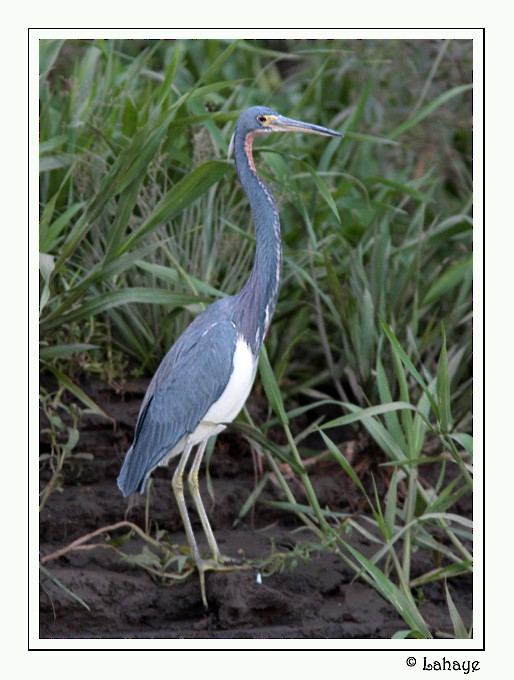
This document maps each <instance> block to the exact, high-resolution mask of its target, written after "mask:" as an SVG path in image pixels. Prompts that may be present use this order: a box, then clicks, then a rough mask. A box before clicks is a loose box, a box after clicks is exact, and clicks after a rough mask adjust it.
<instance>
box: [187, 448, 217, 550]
mask: <svg viewBox="0 0 514 680" xmlns="http://www.w3.org/2000/svg"><path fill="white" fill-rule="evenodd" d="M207 441H208V440H207V439H205V440H204V441H203V442H201V443H200V444H199V446H198V449H197V451H196V455H195V459H194V461H193V464H192V465H191V470H190V471H189V475H188V477H187V483H188V486H189V491H190V492H191V496H192V497H193V501H194V503H195V506H196V510H197V512H198V516H199V517H200V521H201V523H202V527H203V530H204V533H205V536H206V538H207V542H208V544H209V548H210V549H211V554H212V557H213V559H214V560H215V561H216V562H223V558H222V556H221V553H220V551H219V548H218V544H217V543H216V539H215V538H214V533H213V531H212V529H211V525H210V523H209V518H208V517H207V513H206V511H205V508H204V505H203V502H202V497H201V495H200V484H199V482H198V471H199V470H200V465H201V463H202V458H203V454H204V453H205V447H206V446H207Z"/></svg>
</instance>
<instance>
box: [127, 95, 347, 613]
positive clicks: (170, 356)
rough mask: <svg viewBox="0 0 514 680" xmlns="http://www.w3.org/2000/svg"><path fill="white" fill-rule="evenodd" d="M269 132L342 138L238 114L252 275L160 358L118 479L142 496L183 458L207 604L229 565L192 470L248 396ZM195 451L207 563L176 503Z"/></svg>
mask: <svg viewBox="0 0 514 680" xmlns="http://www.w3.org/2000/svg"><path fill="white" fill-rule="evenodd" d="M270 132H309V133H314V134H318V135H332V136H337V137H342V135H341V134H340V133H339V132H336V131H335V130H330V129H329V128H325V127H320V126H318V125H312V124H310V123H303V122H301V121H298V120H293V119H291V118H285V117H284V116H281V115H279V114H278V113H277V112H276V111H273V110H272V109H268V108H265V107H263V106H253V107H251V108H249V109H247V110H246V111H244V112H243V113H242V114H241V116H240V117H239V119H238V121H237V124H236V129H235V132H234V136H233V138H232V142H231V148H233V151H234V160H235V164H236V170H237V174H238V176H239V180H240V182H241V185H242V187H243V190H244V191H245V193H246V195H247V197H248V200H249V201H250V208H251V211H252V214H253V220H254V226H255V241H256V251H255V259H254V264H253V268H252V271H251V273H250V276H249V278H248V280H247V281H246V283H245V285H244V286H243V287H242V289H241V290H240V291H239V293H237V295H233V296H231V297H226V298H223V299H220V300H216V302H214V303H212V304H211V305H210V306H209V307H207V308H206V309H205V310H204V311H203V312H202V313H201V314H200V315H199V316H198V317H197V318H196V319H195V320H194V321H193V322H192V323H191V324H190V326H188V328H186V330H185V331H184V333H182V335H181V336H180V337H179V338H178V340H177V341H176V342H175V344H174V345H173V347H172V348H171V349H170V350H169V352H168V353H167V354H166V356H165V357H164V359H163V360H162V363H161V364H160V366H159V368H158V369H157V372H156V373H155V375H154V377H153V379H152V381H151V382H150V385H149V386H148V390H147V392H146V394H145V397H144V399H143V402H142V404H141V410H140V412H139V416H138V419H137V423H136V430H135V434H134V441H133V443H132V446H131V447H130V448H129V450H128V452H127V455H126V457H125V461H124V463H123V467H122V469H121V472H120V475H119V477H118V486H119V488H120V489H121V491H122V492H123V495H124V496H128V495H129V494H132V493H134V492H136V491H139V492H140V493H143V491H144V489H145V484H146V481H147V479H148V477H149V475H150V473H151V472H152V470H154V468H156V467H157V466H158V465H166V464H167V463H168V461H169V460H171V459H172V458H174V457H175V456H178V455H179V454H181V458H180V461H179V464H178V466H177V469H176V471H175V474H174V475H173V481H172V487H173V492H174V494H175V498H176V500H177V504H178V507H179V509H180V514H181V517H182V522H183V524H184V529H185V531H186V535H187V540H188V543H189V545H190V547H191V552H192V556H193V559H194V562H195V564H196V566H197V568H198V571H199V574H200V584H201V590H202V599H203V602H204V604H205V606H207V601H206V597H205V582H204V572H205V571H206V570H208V569H220V568H221V569H222V568H223V566H222V565H223V563H224V562H226V559H227V558H224V557H223V556H222V555H221V553H220V551H219V548H218V545H217V543H216V540H215V538H214V534H213V532H212V529H211V526H210V524H209V520H208V518H207V513H206V511H205V508H204V506H203V503H202V499H201V496H200V489H199V484H198V470H199V468H200V464H201V462H202V457H203V454H204V451H205V447H206V446H207V441H208V439H209V438H210V437H212V436H214V435H216V434H218V433H219V432H221V431H222V430H223V429H225V426H226V423H230V422H231V421H232V420H233V419H234V418H235V417H236V416H237V414H238V413H239V411H240V410H241V409H242V407H243V405H244V403H245V401H246V399H247V397H248V394H249V392H250V389H251V387H252V383H253V380H254V378H255V373H256V370H257V362H258V356H259V350H260V348H261V345H262V343H263V341H264V337H265V335H266V332H267V330H268V328H269V325H270V323H271V319H272V316H273V312H274V311H275V306H276V304H277V297H278V289H279V286H280V280H281V272H282V242H281V237H280V222H279V217H278V211H277V206H276V204H275V200H274V198H273V195H272V193H271V191H270V190H269V188H268V187H267V186H266V184H265V183H264V182H263V180H262V179H261V178H260V177H259V175H258V174H257V172H256V170H255V164H254V161H253V156H252V144H253V141H254V139H255V137H256V136H257V135H267V134H269V133H270ZM195 446H197V447H198V448H197V451H196V455H195V457H194V459H193V464H192V466H191V470H190V472H189V475H188V478H187V481H188V486H189V490H190V492H191V496H192V498H193V501H194V504H195V506H196V509H197V512H198V515H199V517H200V521H201V523H202V527H203V530H204V532H205V535H206V538H207V542H208V544H209V548H210V551H211V554H212V559H210V560H205V559H203V558H202V557H201V556H200V553H199V550H198V546H197V544H196V540H195V537H194V533H193V528H192V526H191V521H190V519H189V515H188V512H187V508H186V502H185V499H184V484H183V480H182V478H183V474H184V471H185V468H186V465H187V462H188V460H189V457H190V455H191V452H192V450H193V448H194V447H195Z"/></svg>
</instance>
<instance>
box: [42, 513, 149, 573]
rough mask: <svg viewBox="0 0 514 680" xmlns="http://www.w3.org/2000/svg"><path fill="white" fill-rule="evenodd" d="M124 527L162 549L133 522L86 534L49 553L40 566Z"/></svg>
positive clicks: (119, 523)
mask: <svg viewBox="0 0 514 680" xmlns="http://www.w3.org/2000/svg"><path fill="white" fill-rule="evenodd" d="M123 527H128V528H130V529H132V530H133V531H135V532H136V533H137V534H139V536H141V538H143V539H144V540H145V541H148V542H149V543H152V544H153V545H154V546H156V547H160V545H159V543H158V542H157V541H154V540H153V539H152V538H151V537H150V536H148V534H145V533H144V531H142V530H141V529H140V528H139V527H138V526H137V525H136V524H133V523H132V522H127V521H124V522H117V523H116V524H110V525H109V526H106V527H100V529H96V530H95V531H92V532H91V533H89V534H85V535H84V536H81V537H80V538H77V539H76V540H75V541H73V542H72V543H70V544H69V545H67V546H65V547H64V548H60V549H59V550H56V551H55V552H53V553H49V554H48V555H44V556H43V557H42V558H41V559H40V561H39V562H40V564H46V563H47V562H50V560H56V559H57V558H58V557H62V556H63V555H66V554H67V553H69V552H72V551H73V550H77V549H84V547H87V546H84V543H87V542H88V541H90V540H91V539H92V538H94V537H95V536H98V535H100V534H106V533H109V532H110V531H115V530H116V529H121V528H123ZM91 547H97V544H95V546H91Z"/></svg>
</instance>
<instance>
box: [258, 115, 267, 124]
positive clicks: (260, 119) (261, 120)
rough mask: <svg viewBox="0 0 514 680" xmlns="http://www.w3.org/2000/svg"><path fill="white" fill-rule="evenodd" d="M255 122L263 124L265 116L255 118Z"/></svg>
mask: <svg viewBox="0 0 514 680" xmlns="http://www.w3.org/2000/svg"><path fill="white" fill-rule="evenodd" d="M257 120H258V121H259V123H265V122H266V116H257Z"/></svg>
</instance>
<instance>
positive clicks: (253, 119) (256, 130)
mask: <svg viewBox="0 0 514 680" xmlns="http://www.w3.org/2000/svg"><path fill="white" fill-rule="evenodd" d="M269 132H307V133H309V134H314V135H328V136H331V137H342V136H343V135H342V134H341V133H340V132H336V131H335V130H331V129H330V128H326V127H322V126H321V125H313V124H312V123H304V122H303V121H301V120H295V119H294V118H286V117H285V116H281V115H280V114H279V113H277V112H276V111H274V110H273V109H269V108H267V107H266V106H252V107H251V108H249V109H246V111H243V113H242V114H241V115H240V116H239V119H238V121H237V123H236V129H235V132H234V136H235V135H238V134H240V135H242V136H243V138H245V139H246V137H247V135H248V134H251V135H252V137H253V136H254V135H261V134H268V133H269ZM233 142H234V137H232V140H231V142H230V149H229V156H230V155H231V151H232V146H233Z"/></svg>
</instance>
